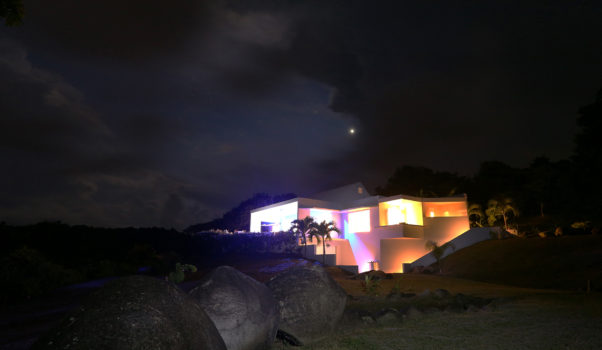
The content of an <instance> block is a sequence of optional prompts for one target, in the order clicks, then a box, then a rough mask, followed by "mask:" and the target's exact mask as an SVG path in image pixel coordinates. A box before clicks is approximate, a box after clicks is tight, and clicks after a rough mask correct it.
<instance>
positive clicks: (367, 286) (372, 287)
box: [362, 274, 380, 296]
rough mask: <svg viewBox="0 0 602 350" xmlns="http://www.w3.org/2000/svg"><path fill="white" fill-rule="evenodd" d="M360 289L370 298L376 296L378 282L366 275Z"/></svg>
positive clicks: (378, 286) (378, 288) (378, 287)
mask: <svg viewBox="0 0 602 350" xmlns="http://www.w3.org/2000/svg"><path fill="white" fill-rule="evenodd" d="M362 288H363V289H364V292H366V294H368V295H370V296H377V295H378V292H379V290H380V280H379V279H377V278H375V277H374V276H370V275H368V274H366V276H365V277H364V281H363V282H362Z"/></svg>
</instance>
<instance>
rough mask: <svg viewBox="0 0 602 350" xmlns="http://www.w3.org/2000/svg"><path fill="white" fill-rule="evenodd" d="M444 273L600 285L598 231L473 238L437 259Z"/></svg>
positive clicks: (525, 283) (601, 240) (535, 284)
mask: <svg viewBox="0 0 602 350" xmlns="http://www.w3.org/2000/svg"><path fill="white" fill-rule="evenodd" d="M443 270H444V274H445V275H448V276H453V277H459V278H466V279H471V280H476V281H484V282H491V283H498V284H505V285H513V286H520V287H531V288H555V289H569V290H585V289H586V288H587V281H588V280H590V285H591V289H592V290H602V236H565V237H558V238H529V239H520V238H512V239H505V240H491V241H484V242H480V243H477V244H475V245H473V246H471V247H468V248H464V249H461V250H458V251H457V252H455V253H454V254H451V255H450V256H448V257H447V258H445V259H444V260H443Z"/></svg>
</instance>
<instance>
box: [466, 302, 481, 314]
mask: <svg viewBox="0 0 602 350" xmlns="http://www.w3.org/2000/svg"><path fill="white" fill-rule="evenodd" d="M479 310H480V309H479V308H478V307H476V306H474V305H472V304H470V305H468V308H467V309H466V312H478V311H479Z"/></svg>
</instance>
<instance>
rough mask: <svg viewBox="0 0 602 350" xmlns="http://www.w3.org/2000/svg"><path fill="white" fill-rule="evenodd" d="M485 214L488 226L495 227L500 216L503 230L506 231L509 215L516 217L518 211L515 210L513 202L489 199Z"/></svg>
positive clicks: (508, 199) (505, 199) (507, 199)
mask: <svg viewBox="0 0 602 350" xmlns="http://www.w3.org/2000/svg"><path fill="white" fill-rule="evenodd" d="M485 214H486V215H487V222H488V223H489V226H493V225H495V223H496V222H497V221H498V219H499V217H500V216H501V217H502V219H504V229H505V230H506V231H508V219H509V218H510V214H512V217H517V216H518V209H516V207H515V205H514V202H513V201H512V199H510V198H504V199H501V200H497V199H490V200H489V202H487V210H485Z"/></svg>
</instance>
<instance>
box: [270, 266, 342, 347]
mask: <svg viewBox="0 0 602 350" xmlns="http://www.w3.org/2000/svg"><path fill="white" fill-rule="evenodd" d="M267 286H268V287H269V288H270V289H271V290H272V292H273V293H274V297H275V298H276V300H277V301H278V304H279V306H280V325H279V328H280V330H282V331H284V332H286V333H288V334H290V335H292V336H294V337H295V338H297V340H299V341H300V342H301V343H302V344H310V343H313V342H316V341H318V340H321V339H324V338H326V337H327V336H328V333H330V332H332V331H333V330H334V328H335V326H336V325H337V323H338V322H339V320H340V319H341V317H342V316H343V311H345V304H346V302H347V294H346V293H345V291H344V290H343V288H341V286H339V285H338V284H337V283H336V282H335V281H334V280H333V279H332V278H331V277H330V275H329V274H328V273H327V272H326V270H324V268H322V267H321V266H319V265H309V266H302V267H297V268H292V269H290V270H287V271H284V272H282V273H281V274H279V275H276V276H275V277H273V278H272V279H271V280H269V281H268V282H267Z"/></svg>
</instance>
